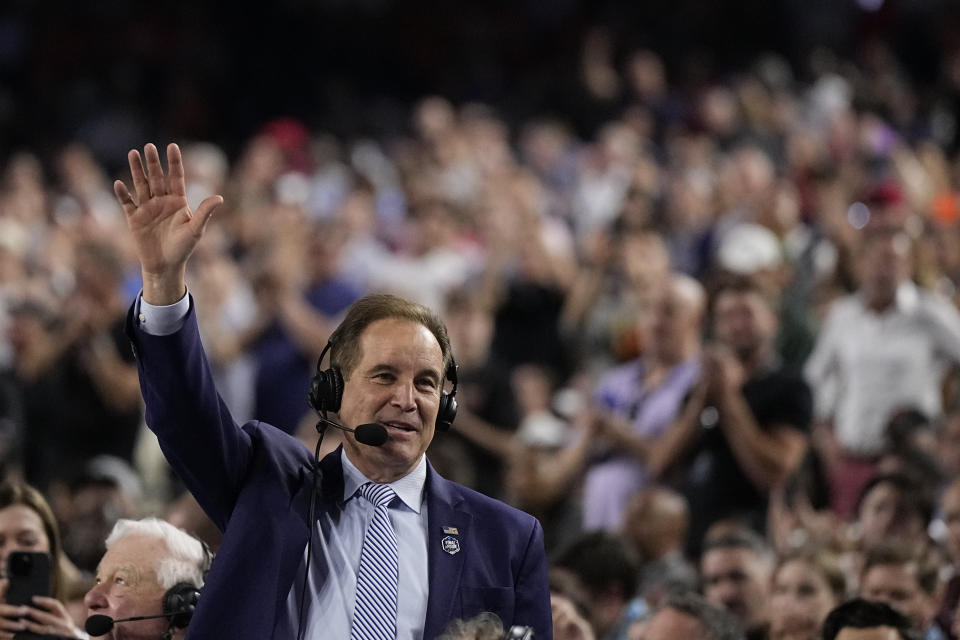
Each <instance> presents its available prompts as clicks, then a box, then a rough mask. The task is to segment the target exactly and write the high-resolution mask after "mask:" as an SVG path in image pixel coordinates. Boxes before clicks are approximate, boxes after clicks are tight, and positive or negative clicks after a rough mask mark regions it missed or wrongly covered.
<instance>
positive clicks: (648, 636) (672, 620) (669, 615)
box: [639, 591, 744, 640]
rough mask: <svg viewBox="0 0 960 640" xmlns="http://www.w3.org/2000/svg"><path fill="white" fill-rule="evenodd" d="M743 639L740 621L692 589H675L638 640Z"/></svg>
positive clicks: (647, 624) (646, 624)
mask: <svg viewBox="0 0 960 640" xmlns="http://www.w3.org/2000/svg"><path fill="white" fill-rule="evenodd" d="M677 638H684V639H685V640H743V638H744V635H743V630H742V629H741V628H740V623H739V622H738V621H737V620H736V619H735V618H734V617H733V616H732V615H731V614H730V613H729V612H728V611H726V610H724V609H721V608H718V607H716V606H714V605H712V604H710V603H709V602H707V601H706V600H705V599H704V598H702V597H701V596H699V595H697V594H696V593H694V592H691V591H679V592H673V593H670V594H669V595H667V597H666V599H665V600H664V602H663V604H662V605H661V606H660V608H659V609H658V610H657V611H656V612H655V613H654V614H653V616H652V617H651V618H650V621H649V622H647V623H645V624H644V627H643V630H642V631H641V632H640V636H639V640H676V639H677Z"/></svg>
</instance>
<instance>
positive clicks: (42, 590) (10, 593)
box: [7, 551, 51, 605]
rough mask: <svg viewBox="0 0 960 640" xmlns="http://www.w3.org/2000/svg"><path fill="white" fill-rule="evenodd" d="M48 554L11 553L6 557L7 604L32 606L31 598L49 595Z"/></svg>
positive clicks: (34, 552) (49, 564)
mask: <svg viewBox="0 0 960 640" xmlns="http://www.w3.org/2000/svg"><path fill="white" fill-rule="evenodd" d="M50 566H51V560H50V554H49V553H43V552H37V551H13V552H11V553H10V555H9V556H7V578H8V579H9V580H10V586H9V587H8V588H7V604H14V605H24V604H27V605H32V604H33V600H32V599H33V596H49V595H50Z"/></svg>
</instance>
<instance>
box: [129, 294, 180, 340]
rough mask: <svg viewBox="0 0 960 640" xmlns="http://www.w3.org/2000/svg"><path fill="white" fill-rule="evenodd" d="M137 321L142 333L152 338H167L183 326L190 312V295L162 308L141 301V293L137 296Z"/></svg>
mask: <svg viewBox="0 0 960 640" xmlns="http://www.w3.org/2000/svg"><path fill="white" fill-rule="evenodd" d="M137 307H138V308H137V321H138V324H139V326H140V329H141V330H142V331H143V332H144V333H148V334H150V335H152V336H168V335H170V334H171V333H176V332H177V331H179V330H180V327H182V326H183V320H184V318H186V317H187V313H188V312H189V311H190V294H189V293H185V294H183V297H182V298H180V299H179V300H177V301H176V302H174V303H173V304H168V305H164V306H160V307H158V306H155V305H152V304H150V303H149V302H147V301H146V300H144V299H143V292H142V291H141V292H140V295H139V296H137Z"/></svg>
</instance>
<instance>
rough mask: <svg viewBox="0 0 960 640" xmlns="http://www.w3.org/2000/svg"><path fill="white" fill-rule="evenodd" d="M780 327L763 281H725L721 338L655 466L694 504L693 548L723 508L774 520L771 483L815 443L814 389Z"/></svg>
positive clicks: (718, 316)
mask: <svg viewBox="0 0 960 640" xmlns="http://www.w3.org/2000/svg"><path fill="white" fill-rule="evenodd" d="M776 327H777V318H776V314H775V313H774V310H773V308H772V307H771V306H770V302H769V300H768V299H767V298H766V297H765V296H764V294H763V292H762V291H760V290H759V289H758V288H757V287H756V286H755V285H754V284H753V283H751V282H750V281H748V280H733V281H729V282H727V283H724V284H723V285H721V286H720V287H719V288H718V290H717V291H716V293H715V294H714V300H713V329H714V334H715V336H716V338H717V344H715V345H712V346H710V347H708V348H707V349H706V351H705V354H704V364H703V374H702V377H701V380H700V382H699V383H698V385H697V386H696V388H695V390H694V392H693V393H692V394H691V397H690V399H689V401H688V402H687V405H686V406H685V407H684V408H683V411H682V412H681V414H680V417H679V418H678V419H677V421H676V422H675V423H674V424H673V426H672V427H671V428H670V429H668V430H667V432H666V433H665V434H664V436H663V437H662V438H661V439H660V440H659V441H658V442H657V443H656V444H655V446H654V449H653V451H652V452H651V454H650V458H649V464H650V467H651V469H652V471H653V472H654V474H655V475H658V476H660V477H662V478H663V479H664V480H665V481H666V482H668V483H671V482H675V483H677V484H678V486H679V487H680V488H681V490H682V492H683V494H684V496H685V497H686V498H687V501H688V502H689V504H690V515H691V522H690V535H689V536H688V541H687V553H688V555H690V556H691V557H695V556H696V555H697V553H698V551H699V545H700V542H701V540H702V538H703V535H704V533H705V532H706V530H707V528H708V527H709V526H710V525H711V524H712V523H714V522H716V521H718V520H720V519H722V518H728V517H739V518H746V519H748V520H749V522H750V523H751V526H752V527H753V528H755V529H757V530H764V529H765V527H766V514H767V507H768V502H769V494H770V491H772V490H773V489H774V488H776V487H778V486H780V485H782V484H783V483H785V482H786V480H787V479H788V478H789V477H790V476H791V475H792V474H793V473H794V472H796V471H797V469H799V467H800V465H801V463H802V461H803V458H804V454H805V453H806V451H807V441H808V437H807V431H808V428H809V424H810V418H811V399H810V390H809V388H808V387H807V385H806V383H804V381H803V380H802V379H801V378H799V377H797V376H796V375H793V374H790V373H788V372H786V371H784V370H783V369H782V368H781V367H780V366H779V364H778V362H777V360H776V357H775V354H774V352H773V338H774V336H775V335H776Z"/></svg>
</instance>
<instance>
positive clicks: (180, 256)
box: [113, 143, 223, 305]
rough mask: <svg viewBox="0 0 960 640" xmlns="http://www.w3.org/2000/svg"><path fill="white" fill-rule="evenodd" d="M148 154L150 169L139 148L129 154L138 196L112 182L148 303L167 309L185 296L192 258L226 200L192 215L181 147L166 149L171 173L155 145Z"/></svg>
mask: <svg viewBox="0 0 960 640" xmlns="http://www.w3.org/2000/svg"><path fill="white" fill-rule="evenodd" d="M143 155H144V157H145V159H146V167H144V164H143V160H141V158H140V152H138V151H137V150H136V149H133V150H131V151H130V153H129V154H127V160H129V162H130V174H131V176H132V177H133V190H134V192H133V193H131V192H130V190H129V189H128V188H127V185H125V184H124V183H123V181H122V180H117V181H116V182H115V183H114V184H113V190H114V193H115V194H116V196H117V200H119V201H120V204H121V205H122V206H123V211H124V213H125V214H126V217H127V226H128V227H129V228H130V232H131V234H132V236H133V240H134V244H135V246H136V251H137V259H138V260H139V261H140V269H141V272H142V274H143V299H144V300H146V301H147V302H149V303H150V304H154V305H168V304H173V303H174V302H176V301H177V300H179V299H181V298H182V297H183V296H184V294H185V293H186V291H187V288H186V281H185V274H186V268H187V260H188V259H189V258H190V254H191V253H193V249H194V247H196V246H197V242H198V241H199V240H200V237H201V236H202V235H203V230H204V228H205V227H206V224H207V220H209V219H210V216H211V215H212V214H213V211H214V209H216V208H217V207H218V206H219V205H220V204H221V203H222V202H223V198H222V197H220V196H211V197H209V198H207V199H206V200H204V201H203V202H201V203H200V206H199V207H197V210H196V211H191V210H190V207H189V205H187V190H186V185H185V184H184V175H183V158H182V157H181V155H180V147H178V146H177V145H176V144H173V143H171V144H170V145H168V146H167V164H168V170H167V174H166V175H164V172H163V166H162V165H161V164H160V154H159V152H158V151H157V147H156V146H154V145H153V144H148V145H146V146H145V147H144V149H143Z"/></svg>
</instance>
